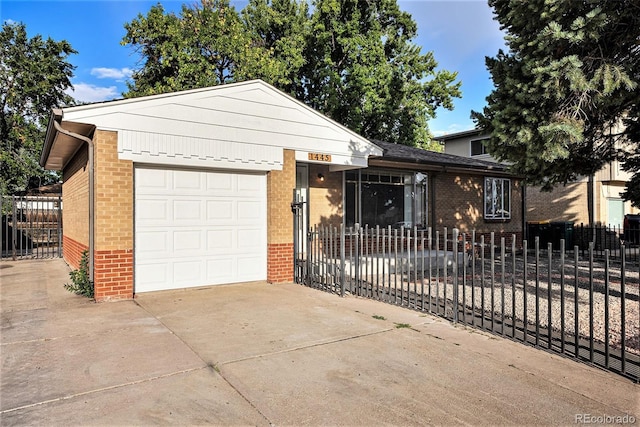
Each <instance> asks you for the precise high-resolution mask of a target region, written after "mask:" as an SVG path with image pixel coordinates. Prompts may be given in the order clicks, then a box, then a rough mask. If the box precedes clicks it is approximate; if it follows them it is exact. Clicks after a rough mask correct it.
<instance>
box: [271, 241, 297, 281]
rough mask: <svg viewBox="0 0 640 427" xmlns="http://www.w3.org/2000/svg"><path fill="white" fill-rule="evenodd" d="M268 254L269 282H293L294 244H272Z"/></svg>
mask: <svg viewBox="0 0 640 427" xmlns="http://www.w3.org/2000/svg"><path fill="white" fill-rule="evenodd" d="M267 252H268V254H267V270H268V271H267V281H268V282H269V283H287V282H292V281H293V243H279V244H277V243H276V244H271V245H269V248H268V251H267Z"/></svg>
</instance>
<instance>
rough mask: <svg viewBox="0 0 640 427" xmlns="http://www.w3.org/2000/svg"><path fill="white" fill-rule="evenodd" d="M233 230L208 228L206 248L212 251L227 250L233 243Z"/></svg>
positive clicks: (233, 245) (231, 247)
mask: <svg viewBox="0 0 640 427" xmlns="http://www.w3.org/2000/svg"><path fill="white" fill-rule="evenodd" d="M234 234H235V232H234V230H208V231H207V250H208V251H211V252H214V253H221V252H224V251H227V252H229V251H230V250H231V249H233V248H234V247H235V246H236V244H235V239H234Z"/></svg>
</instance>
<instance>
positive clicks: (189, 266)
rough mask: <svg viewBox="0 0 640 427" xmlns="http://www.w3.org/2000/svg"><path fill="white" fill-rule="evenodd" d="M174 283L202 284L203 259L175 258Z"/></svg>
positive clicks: (187, 285)
mask: <svg viewBox="0 0 640 427" xmlns="http://www.w3.org/2000/svg"><path fill="white" fill-rule="evenodd" d="M172 264H173V283H174V284H175V285H176V287H189V286H202V285H203V280H202V279H203V276H202V261H201V260H191V259H188V260H181V259H178V260H174V261H173V263H172Z"/></svg>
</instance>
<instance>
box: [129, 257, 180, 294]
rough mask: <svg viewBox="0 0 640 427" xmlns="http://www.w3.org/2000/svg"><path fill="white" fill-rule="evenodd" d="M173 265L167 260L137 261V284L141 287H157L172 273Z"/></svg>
mask: <svg viewBox="0 0 640 427" xmlns="http://www.w3.org/2000/svg"><path fill="white" fill-rule="evenodd" d="M171 267H172V266H171V265H170V264H168V263H166V262H151V263H137V264H136V286H137V287H138V286H139V287H140V288H141V289H149V288H153V287H156V288H157V287H158V286H160V285H161V284H162V283H164V282H166V278H167V277H170V276H171V275H172V271H171ZM159 289H166V288H159Z"/></svg>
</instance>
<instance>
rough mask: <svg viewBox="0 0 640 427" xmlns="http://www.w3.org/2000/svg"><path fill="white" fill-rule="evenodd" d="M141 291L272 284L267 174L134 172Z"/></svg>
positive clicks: (140, 169) (138, 288)
mask: <svg viewBox="0 0 640 427" xmlns="http://www.w3.org/2000/svg"><path fill="white" fill-rule="evenodd" d="M135 192H136V193H135V194H136V196H135V197H136V207H135V212H136V219H135V221H136V224H135V227H136V237H135V291H136V292H145V291H152V290H160V289H175V288H185V287H193V286H207V285H215V284H222V283H234V282H244V281H252V280H264V279H266V258H267V256H266V252H267V251H266V235H267V233H266V227H267V219H266V217H267V215H266V175H264V174H261V175H255V174H242V173H233V172H231V173H230V172H220V171H215V172H213V171H202V170H171V169H166V170H162V169H151V168H143V167H136V188H135Z"/></svg>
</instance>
